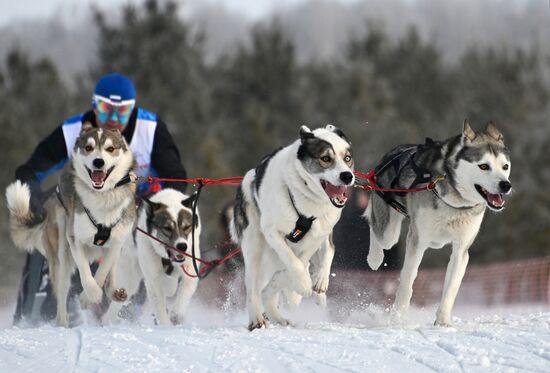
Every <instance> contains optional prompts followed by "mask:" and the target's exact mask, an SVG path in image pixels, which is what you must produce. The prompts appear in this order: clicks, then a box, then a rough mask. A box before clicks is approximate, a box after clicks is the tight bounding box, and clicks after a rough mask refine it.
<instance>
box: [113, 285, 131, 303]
mask: <svg viewBox="0 0 550 373" xmlns="http://www.w3.org/2000/svg"><path fill="white" fill-rule="evenodd" d="M112 298H113V300H114V301H117V302H125V301H126V300H127V299H128V293H127V292H126V289H124V288H118V289H115V291H113V296H112Z"/></svg>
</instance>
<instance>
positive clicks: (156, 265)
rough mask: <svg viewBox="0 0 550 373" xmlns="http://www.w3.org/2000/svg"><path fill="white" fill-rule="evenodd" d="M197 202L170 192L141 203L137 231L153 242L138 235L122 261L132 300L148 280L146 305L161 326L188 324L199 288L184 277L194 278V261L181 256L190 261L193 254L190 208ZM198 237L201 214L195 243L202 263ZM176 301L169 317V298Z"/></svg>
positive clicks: (175, 192) (192, 197)
mask: <svg viewBox="0 0 550 373" xmlns="http://www.w3.org/2000/svg"><path fill="white" fill-rule="evenodd" d="M195 198H196V194H193V195H192V196H188V195H185V194H183V193H181V192H179V191H177V190H174V189H170V188H167V189H163V190H161V191H159V192H158V193H156V194H154V195H153V196H152V197H151V198H150V199H147V198H143V200H144V202H143V204H142V205H141V207H140V209H139V213H138V225H137V226H138V227H139V228H140V229H143V230H144V231H146V232H147V234H148V235H149V236H148V235H146V234H144V233H143V232H140V231H137V232H136V233H135V235H134V239H133V240H130V241H132V242H128V243H127V244H126V245H125V246H124V249H123V255H124V260H120V261H119V266H120V269H121V270H120V272H121V276H122V277H121V279H120V280H121V284H123V285H124V286H127V288H126V289H127V290H128V294H130V295H132V294H135V293H137V291H138V289H139V285H140V282H141V280H144V282H145V288H146V292H147V301H148V303H149V304H150V305H151V307H152V308H153V310H154V314H155V319H156V322H157V323H159V324H161V325H169V324H170V323H172V324H181V323H182V322H183V321H184V317H185V314H186V311H187V308H188V306H189V302H190V300H191V297H192V296H193V294H194V293H195V291H196V290H197V286H198V283H199V279H198V278H197V277H190V276H188V275H187V274H186V273H185V272H187V273H188V274H190V275H192V276H196V272H195V269H194V266H193V260H192V258H191V257H186V256H185V255H183V254H182V252H186V253H188V254H189V255H191V254H192V252H193V250H192V248H193V246H192V245H193V237H192V234H193V233H192V230H193V212H192V204H193V201H194V200H195ZM200 232H201V224H200V219H199V216H198V213H197V216H196V219H195V240H194V241H195V257H196V258H198V259H200V250H199V247H200V245H199V236H200ZM151 236H152V237H155V238H157V239H159V240H160V241H162V242H164V243H166V244H167V245H166V246H165V245H164V244H163V243H161V242H159V241H157V240H155V239H154V238H152V237H151ZM169 246H171V247H172V248H176V249H177V250H173V249H172V248H170V247H169ZM136 247H137V250H136ZM199 265H200V263H198V262H197V266H199ZM123 268H124V270H122V269H123ZM184 269H185V272H184ZM172 296H174V300H173V306H172V307H171V311H170V315H168V312H167V303H168V302H167V298H168V297H172Z"/></svg>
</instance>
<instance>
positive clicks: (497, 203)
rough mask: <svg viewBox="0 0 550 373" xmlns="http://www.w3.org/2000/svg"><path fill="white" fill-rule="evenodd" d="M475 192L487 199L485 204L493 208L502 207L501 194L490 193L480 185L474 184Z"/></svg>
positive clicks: (498, 208) (499, 208) (500, 208)
mask: <svg viewBox="0 0 550 373" xmlns="http://www.w3.org/2000/svg"><path fill="white" fill-rule="evenodd" d="M475 187H476V190H477V192H478V193H479V194H480V195H481V196H482V197H483V199H485V201H487V205H488V206H489V207H490V208H491V209H493V210H496V211H498V210H502V209H503V208H504V202H505V201H504V198H502V194H492V193H489V192H488V191H487V189H485V188H483V187H482V186H481V185H478V184H475Z"/></svg>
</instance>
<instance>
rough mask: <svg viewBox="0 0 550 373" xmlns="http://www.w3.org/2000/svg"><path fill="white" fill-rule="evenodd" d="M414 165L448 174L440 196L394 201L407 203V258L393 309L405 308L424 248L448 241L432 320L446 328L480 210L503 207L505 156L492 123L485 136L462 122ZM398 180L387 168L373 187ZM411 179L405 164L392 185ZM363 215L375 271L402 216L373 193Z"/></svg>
mask: <svg viewBox="0 0 550 373" xmlns="http://www.w3.org/2000/svg"><path fill="white" fill-rule="evenodd" d="M409 146H410V145H402V146H399V147H397V148H395V149H393V150H392V151H391V152H389V153H388V154H386V156H385V157H384V159H385V160H386V159H391V158H392V157H395V156H396V155H397V154H399V153H400V152H401V151H402V150H403V149H405V148H408V147H409ZM415 163H416V164H417V165H418V166H420V167H422V168H423V169H426V170H429V171H430V173H431V174H432V175H434V176H437V175H445V179H444V180H443V181H441V182H439V183H437V187H436V192H437V194H436V193H432V192H429V191H424V192H417V193H407V194H406V195H404V196H402V197H400V196H394V197H395V198H396V199H397V200H398V201H400V202H401V203H402V204H403V205H405V206H406V208H407V210H408V214H409V217H410V224H409V231H408V234H407V242H406V253H405V261H404V263H403V269H402V271H401V277H400V283H399V288H398V290H397V294H396V298H395V304H394V308H395V309H396V310H397V311H401V310H405V309H407V308H408V306H409V304H410V299H411V297H412V286H413V282H414V279H415V278H416V275H417V272H418V267H419V265H420V262H421V261H422V257H423V255H424V252H425V251H426V249H428V248H435V249H438V248H441V247H443V246H444V245H447V244H452V253H451V259H450V262H449V264H448V266H447V273H446V276H445V284H444V288H443V295H442V298H441V304H440V306H439V309H438V311H437V317H436V324H438V325H450V324H451V310H452V308H453V305H454V302H455V298H456V295H457V293H458V289H459V287H460V283H461V281H462V277H463V276H464V272H465V270H466V265H467V264H468V258H469V255H468V249H469V247H470V246H471V245H472V243H473V241H474V239H475V237H476V236H477V233H478V231H479V228H480V225H481V222H482V220H483V215H484V214H485V210H486V209H487V207H489V209H491V210H494V211H500V210H502V209H503V208H504V199H503V198H502V196H503V195H505V194H509V193H510V192H511V189H512V185H511V183H510V181H509V176H510V169H511V166H510V154H509V151H508V149H507V148H506V147H505V145H504V141H503V136H502V134H501V133H500V132H499V131H498V130H497V128H496V127H495V125H494V124H492V123H489V124H488V125H487V128H486V129H485V131H484V132H481V133H476V132H474V131H473V130H472V128H471V127H470V125H469V123H468V122H467V121H465V122H464V126H463V131H462V134H461V135H458V136H456V137H452V138H450V139H448V140H446V141H443V142H437V143H436V142H433V143H432V146H430V148H429V150H427V151H423V152H422V153H421V154H418V155H417V156H416V157H415ZM395 177H396V174H395V172H394V171H393V169H389V170H388V172H383V173H382V174H381V175H379V176H378V178H377V184H378V185H381V186H385V187H389V184H390V183H391V180H393V179H394V178H395ZM414 178H415V172H414V171H413V170H412V169H411V167H410V165H408V166H405V168H404V169H403V171H402V172H401V173H400V174H399V176H398V179H399V180H398V183H397V184H396V186H397V187H400V188H407V187H409V186H410V184H411V183H412V182H413V180H414ZM365 216H366V217H367V218H368V221H369V225H370V250H369V255H368V258H367V259H368V263H369V265H370V266H371V268H373V269H375V270H376V269H378V267H379V266H380V264H381V263H382V261H383V259H384V253H383V250H384V249H386V250H387V249H390V248H391V247H392V246H393V245H395V244H396V243H397V241H398V239H399V234H400V231H401V224H402V221H403V217H404V216H403V215H402V214H400V213H398V212H397V211H396V210H394V209H393V208H391V207H390V206H389V205H388V204H387V203H386V202H384V200H383V199H382V198H381V197H380V196H379V195H377V194H374V193H373V194H372V197H371V199H370V202H369V205H368V206H367V209H366V211H365Z"/></svg>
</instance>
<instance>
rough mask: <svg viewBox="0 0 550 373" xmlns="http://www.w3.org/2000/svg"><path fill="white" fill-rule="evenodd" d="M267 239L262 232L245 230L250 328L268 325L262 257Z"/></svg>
mask: <svg viewBox="0 0 550 373" xmlns="http://www.w3.org/2000/svg"><path fill="white" fill-rule="evenodd" d="M265 246H266V244H265V241H264V240H263V239H262V238H261V237H260V233H259V232H257V231H252V228H251V227H248V228H247V229H246V230H245V231H244V232H243V239H242V243H241V247H242V253H243V259H244V279H245V284H246V303H247V308H248V318H249V321H250V323H249V324H248V330H250V331H252V330H254V329H258V328H263V327H265V326H266V323H267V322H266V319H265V317H264V310H263V304H262V297H261V290H262V289H261V286H260V276H261V269H262V268H261V267H260V266H261V258H262V250H264V249H265Z"/></svg>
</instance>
